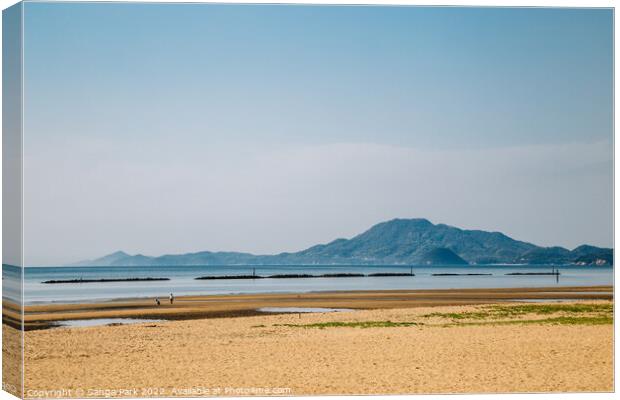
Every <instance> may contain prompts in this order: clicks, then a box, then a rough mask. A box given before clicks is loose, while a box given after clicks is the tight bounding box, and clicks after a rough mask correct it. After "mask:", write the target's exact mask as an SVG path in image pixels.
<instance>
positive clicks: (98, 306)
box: [3, 286, 613, 330]
mask: <svg viewBox="0 0 620 400" xmlns="http://www.w3.org/2000/svg"><path fill="white" fill-rule="evenodd" d="M161 300H162V302H161V303H162V304H161V306H156V305H155V304H154V302H153V300H152V298H141V299H140V298H134V299H117V300H111V301H103V302H92V303H62V304H61V303H51V304H35V305H26V306H24V307H23V309H24V328H25V330H36V329H47V328H51V327H54V326H55V325H54V323H56V322H59V321H66V320H76V319H99V318H138V319H160V320H195V319H207V318H231V317H244V316H257V315H264V314H265V313H264V312H261V311H259V309H260V308H269V307H302V308H303V307H312V308H317V307H318V308H336V309H342V308H347V309H353V310H375V309H397V308H417V307H432V306H457V305H477V304H490V303H502V302H515V301H518V300H527V301H532V300H547V301H551V300H558V301H563V300H564V301H565V300H613V286H566V287H563V286H554V287H540V288H494V289H433V290H377V291H325V292H306V293H259V294H227V295H202V296H179V297H177V298H175V301H174V304H169V302H168V299H166V298H161ZM19 322H20V318H19V306H17V305H16V304H12V303H11V302H7V301H3V323H5V324H7V325H10V326H13V327H18V326H19Z"/></svg>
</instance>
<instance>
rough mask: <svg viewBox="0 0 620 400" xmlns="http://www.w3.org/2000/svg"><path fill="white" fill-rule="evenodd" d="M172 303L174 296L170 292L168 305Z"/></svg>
mask: <svg viewBox="0 0 620 400" xmlns="http://www.w3.org/2000/svg"><path fill="white" fill-rule="evenodd" d="M172 303H174V295H173V294H172V292H170V304H172Z"/></svg>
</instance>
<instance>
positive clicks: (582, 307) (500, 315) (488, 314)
mask: <svg viewBox="0 0 620 400" xmlns="http://www.w3.org/2000/svg"><path fill="white" fill-rule="evenodd" d="M550 314H559V315H558V316H552V317H548V318H543V319H519V317H521V316H524V315H550ZM422 317H423V318H432V317H437V318H444V319H451V320H452V321H453V323H448V324H427V326H442V327H448V326H472V325H517V324H518V325H531V324H549V325H609V324H613V304H612V303H609V304H528V305H492V306H483V307H480V311H467V312H462V313H431V314H426V315H423V316H422ZM505 318H514V319H508V320H506V319H505ZM493 319H494V320H493ZM467 320H469V321H467ZM472 320H477V321H472ZM480 320H487V321H480ZM488 320H491V321H488ZM421 325H425V324H424V323H422V322H412V321H409V322H394V321H389V320H388V321H354V322H341V321H332V322H318V323H313V324H274V325H273V326H285V327H290V328H317V329H325V328H362V329H363V328H396V327H411V326H421ZM254 327H256V328H259V327H264V325H256V326H254Z"/></svg>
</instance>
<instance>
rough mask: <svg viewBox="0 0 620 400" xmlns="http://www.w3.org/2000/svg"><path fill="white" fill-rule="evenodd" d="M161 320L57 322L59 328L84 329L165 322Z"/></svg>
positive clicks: (81, 320)
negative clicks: (111, 325)
mask: <svg viewBox="0 0 620 400" xmlns="http://www.w3.org/2000/svg"><path fill="white" fill-rule="evenodd" d="M163 321H164V320H161V319H140V318H95V319H72V320H67V321H61V322H57V323H56V325H57V327H59V328H60V327H63V328H84V327H88V326H102V325H110V324H121V325H128V324H142V323H145V322H163Z"/></svg>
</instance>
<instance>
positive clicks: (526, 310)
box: [423, 303, 614, 320]
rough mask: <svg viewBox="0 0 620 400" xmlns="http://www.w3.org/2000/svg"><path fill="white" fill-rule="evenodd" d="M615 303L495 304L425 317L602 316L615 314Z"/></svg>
mask: <svg viewBox="0 0 620 400" xmlns="http://www.w3.org/2000/svg"><path fill="white" fill-rule="evenodd" d="M613 311H614V309H613V304H611V303H609V304H527V305H515V306H503V305H493V306H486V307H482V308H481V310H480V311H466V312H462V313H431V314H426V315H423V317H425V318H431V317H438V318H448V319H452V320H463V319H492V318H507V317H508V318H512V317H519V316H523V315H527V314H535V315H549V314H557V313H563V314H573V315H574V314H581V315H583V314H596V315H597V316H601V314H603V315H605V316H611V315H612V314H613Z"/></svg>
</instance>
